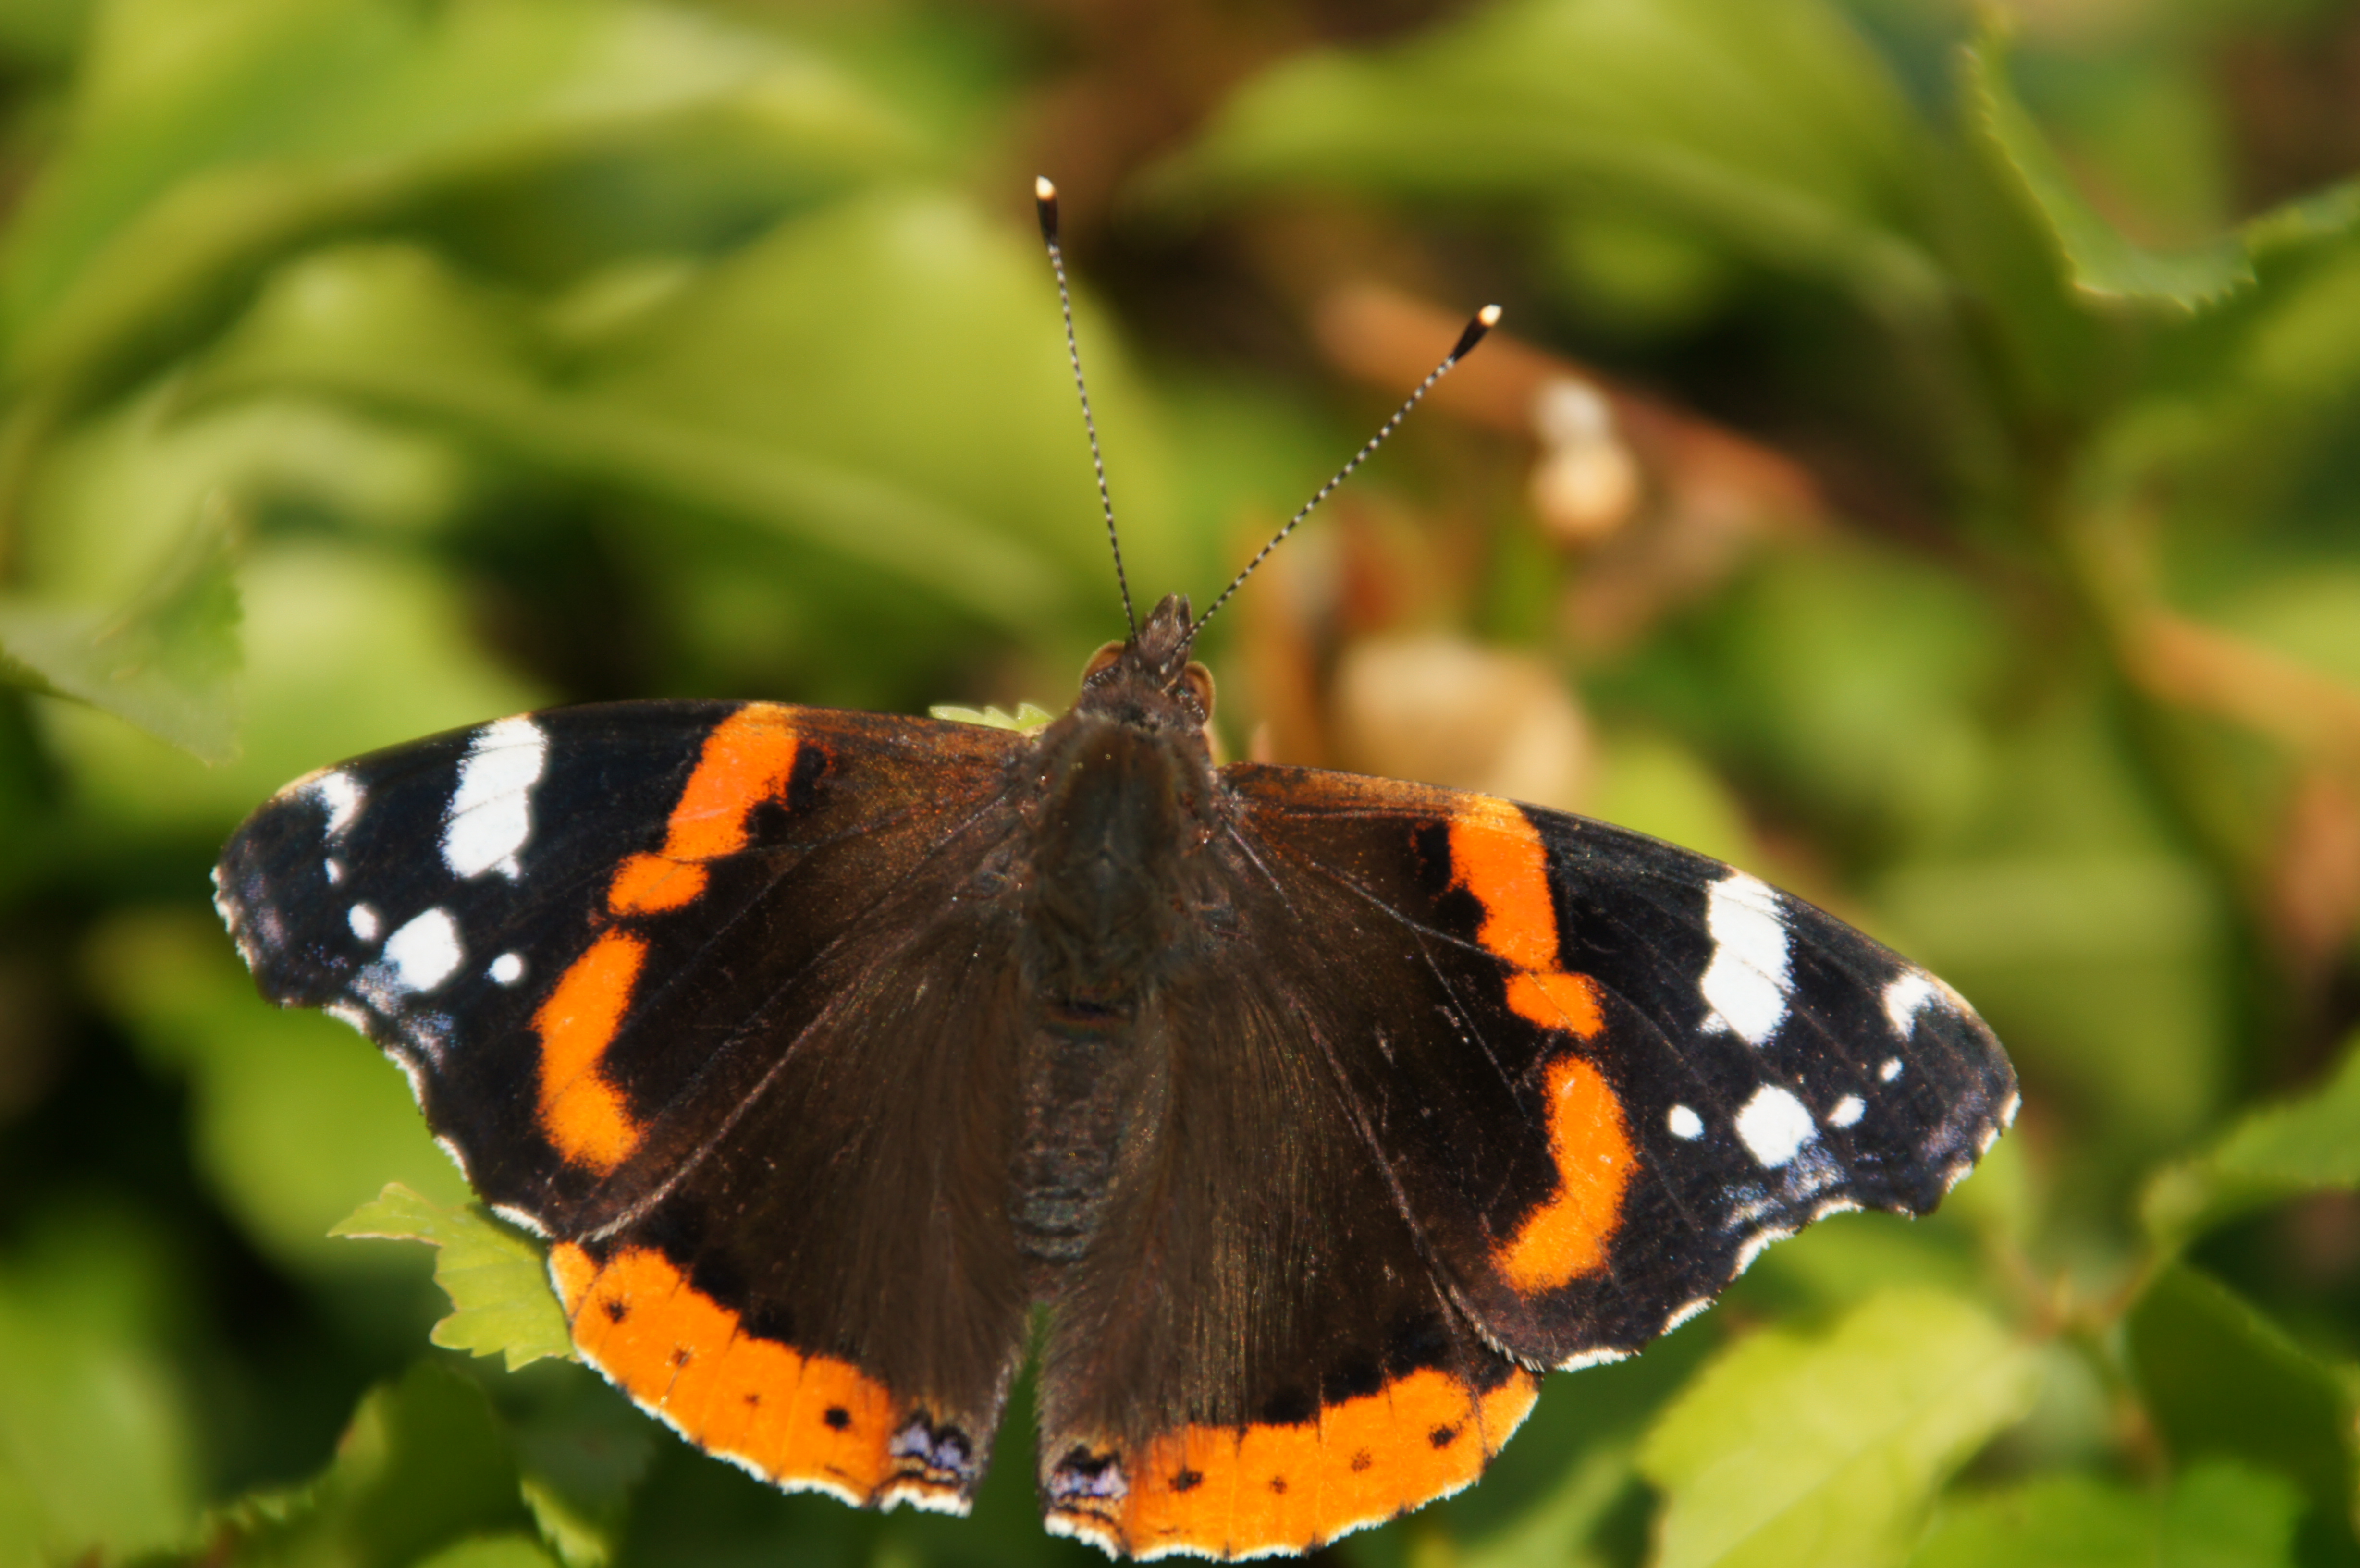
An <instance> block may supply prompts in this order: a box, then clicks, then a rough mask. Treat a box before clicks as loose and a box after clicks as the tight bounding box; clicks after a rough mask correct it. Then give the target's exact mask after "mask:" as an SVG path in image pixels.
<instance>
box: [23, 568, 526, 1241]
mask: <svg viewBox="0 0 2360 1568" xmlns="http://www.w3.org/2000/svg"><path fill="white" fill-rule="evenodd" d="M238 589H239V596H240V598H241V600H242V601H243V603H244V604H245V608H246V619H245V626H244V633H243V637H244V641H245V644H246V670H245V673H244V675H243V676H242V677H241V686H242V690H243V693H244V704H245V709H246V728H245V734H244V736H243V743H242V746H241V747H240V753H239V756H238V757H237V759H236V760H235V762H233V763H230V764H227V765H225V766H222V767H215V768H207V767H204V766H202V765H201V764H199V763H197V762H196V761H195V760H193V759H192V758H191V757H187V756H185V755H183V754H180V753H177V752H174V751H172V750H170V749H169V748H167V747H165V746H160V745H158V744H157V743H156V742H155V741H154V740H152V739H150V738H149V737H148V736H147V735H142V734H140V733H138V732H137V731H134V730H131V729H128V728H126V726H124V725H122V724H117V723H115V721H113V720H112V719H108V718H104V717H102V716H100V715H99V714H97V713H91V712H88V711H86V710H82V709H80V708H76V707H69V706H63V705H60V706H59V707H58V708H57V709H56V711H55V712H54V713H51V714H49V715H48V720H47V723H46V724H45V725H44V728H45V729H46V731H47V733H48V735H49V743H50V745H51V746H52V747H53V754H54V755H55V756H56V757H57V758H58V760H59V762H60V765H61V767H62V769H63V771H64V772H65V774H66V776H67V777H68V778H70V779H71V780H72V782H73V787H74V792H75V796H76V798H77V800H78V801H79V802H80V803H81V805H82V808H83V809H84V810H85V811H87V812H89V813H90V814H91V815H92V816H93V818H95V819H97V820H100V821H104V822H106V823H107V824H108V831H109V832H112V833H118V834H120V833H128V832H137V831H143V830H144V831H154V832H178V833H187V834H190V835H191V836H202V837H209V838H214V839H218V838H220V837H221V836H222V835H224V834H226V833H228V832H229V830H230V829H231V828H232V827H234V826H235V825H236V823H237V822H238V820H239V819H240V818H241V817H243V816H245V815H246V812H248V811H252V810H253V809H254V808H255V805H256V804H257V802H258V801H260V800H264V799H265V798H266V797H268V795H269V794H270V792H271V791H272V790H274V789H278V788H279V786H280V785H281V784H284V783H286V782H287V781H288V780H289V779H293V778H296V777H297V776H299V775H300V774H303V773H306V772H309V771H310V770H311V769H312V768H317V767H320V766H321V765H322V764H323V763H328V762H333V761H335V760H337V759H338V758H340V757H351V756H355V755H356V754H358V753H360V752H364V751H367V750H370V749H372V748H374V747H377V746H389V745H392V744H394V743H395V742H398V741H405V740H412V739H415V738H417V737H418V736H419V735H428V734H432V733H433V732H434V731H436V730H441V729H447V728H450V727H452V726H453V725H457V724H472V723H481V722H482V721H484V720H486V719H488V718H494V717H497V715H499V714H501V713H517V712H519V711H521V710H523V709H526V708H530V707H534V706H537V705H540V704H541V703H542V702H546V701H547V695H546V693H545V692H544V691H541V689H539V688H537V687H534V686H531V685H529V684H527V683H526V682H524V681H521V680H519V679H518V678H517V677H516V676H514V675H511V674H509V673H508V672H507V671H506V670H502V669H501V668H500V667H499V666H498V665H497V664H496V663H495V662H494V661H493V660H492V659H491V658H490V656H489V655H488V654H487V653H486V651H485V649H484V648H482V646H481V644H480V642H479V641H478V640H477V637H476V636H475V628H474V627H472V626H470V624H469V621H468V616H467V602H466V595H465V593H464V590H463V586H462V584H461V583H460V582H459V581H458V580H457V579H456V577H455V575H454V574H453V573H451V572H447V571H443V570H440V569H438V567H437V566H436V564H435V563H434V562H433V561H431V560H429V559H425V558H423V557H422V554H421V552H420V551H417V550H405V549H403V548H400V547H399V546H398V545H396V544H393V543H390V542H388V543H385V544H373V543H369V542H364V541H360V540H353V539H323V538H320V537H318V536H317V535H294V536H291V537H279V538H273V539H261V540H257V542H256V544H255V545H254V546H253V547H252V548H251V549H250V550H248V552H247V555H246V561H245V563H244V565H243V566H242V567H241V568H240V569H239V572H238ZM329 1032H330V1033H331V1035H333V1030H331V1031H329ZM346 1038H349V1037H346ZM395 1173H396V1172H390V1171H380V1172H379V1180H382V1179H383V1178H384V1177H385V1176H386V1175H388V1174H395ZM376 1190H377V1184H376V1183H374V1182H372V1183H371V1184H370V1185H368V1186H367V1187H366V1188H364V1189H361V1190H360V1191H357V1192H351V1193H348V1194H346V1195H345V1196H344V1199H343V1200H342V1201H341V1202H340V1203H337V1204H335V1205H334V1207H333V1209H332V1210H331V1212H329V1213H327V1214H322V1215H320V1216H318V1217H317V1219H316V1222H312V1223H310V1225H309V1230H308V1235H309V1236H311V1238H312V1239H314V1240H316V1239H317V1238H318V1236H319V1234H320V1230H321V1227H322V1226H324V1225H327V1224H328V1223H329V1222H330V1221H332V1220H333V1219H334V1218H336V1216H337V1215H339V1214H344V1213H345V1212H347V1211H348V1210H350V1209H351V1208H352V1206H353V1204H355V1203H358V1202H359V1201H360V1200H361V1199H363V1198H365V1197H366V1196H367V1195H368V1194H369V1193H370V1192H375V1191H376Z"/></svg>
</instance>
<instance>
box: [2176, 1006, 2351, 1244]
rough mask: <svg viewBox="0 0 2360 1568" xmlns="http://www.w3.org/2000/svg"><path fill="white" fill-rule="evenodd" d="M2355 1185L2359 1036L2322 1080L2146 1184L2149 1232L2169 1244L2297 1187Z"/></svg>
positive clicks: (2298, 1189)
mask: <svg viewBox="0 0 2360 1568" xmlns="http://www.w3.org/2000/svg"><path fill="white" fill-rule="evenodd" d="M2355 1188H2360V1037H2355V1040H2352V1041H2351V1042H2350V1043H2349V1044H2347V1046H2346V1048H2345V1051H2344V1061H2343V1063H2342V1065H2341V1066H2340V1067H2338V1068H2337V1070H2336V1072H2335V1073H2334V1075H2333V1077H2331V1078H2330V1079H2329V1080H2328V1081H2327V1083H2324V1084H2322V1085H2321V1086H2320V1087H2319V1088H2318V1089H2316V1090H2314V1091H2312V1092H2311V1094H2306V1095H2304V1096H2302V1097H2301V1098H2300V1099H2297V1100H2292V1101H2289V1102H2287V1103H2285V1104H2283V1105H2270V1106H2266V1107H2265V1108H2263V1109H2261V1110H2258V1111H2254V1112H2251V1113H2249V1114H2247V1115H2246V1116H2245V1119H2244V1120H2242V1121H2240V1122H2239V1123H2238V1124H2237V1125H2236V1126H2235V1127H2232V1128H2231V1129H2230V1131H2229V1133H2228V1135H2227V1136H2226V1137H2224V1138H2222V1139H2221V1141H2220V1142H2219V1143H2217V1144H2215V1145H2214V1146H2213V1147H2212V1149H2211V1150H2210V1151H2209V1152H2207V1153H2205V1154H2202V1155H2201V1156H2199V1157H2197V1158H2196V1159H2194V1160H2185V1161H2182V1162H2180V1164H2177V1165H2173V1166H2170V1167H2168V1168H2166V1169H2165V1170H2164V1171H2161V1172H2160V1173H2159V1174H2158V1176H2157V1177H2156V1179H2155V1181H2153V1182H2152V1183H2151V1184H2150V1185H2149V1187H2148V1189H2147V1201H2146V1204H2145V1208H2144V1214H2145V1218H2146V1220H2147V1230H2148V1232H2149V1233H2150V1234H2151V1235H2153V1236H2156V1237H2157V1239H2158V1240H2160V1241H2163V1242H2164V1243H2166V1244H2167V1245H2174V1244H2177V1243H2180V1242H2182V1241H2185V1240H2187V1239H2188V1238H2190V1237H2191V1236H2195V1235H2196V1234H2198V1233H2199V1232H2200V1231H2202V1230H2204V1229H2206V1228H2208V1227H2210V1226H2212V1225H2217V1224H2219V1223H2220V1222H2222V1221H2223V1220H2225V1219H2229V1218H2232V1217H2234V1215H2237V1214H2244V1213H2247V1212H2250V1211H2251V1210H2253V1209H2256V1208H2259V1207H2261V1206H2263V1205H2265V1204H2268V1203H2277V1202H2279V1201H2281V1200H2283V1199H2286V1198H2289V1197H2293V1196H2295V1195H2296V1194H2298V1193H2301V1192H2320V1191H2331V1190H2342V1191H2345V1192H2349V1191H2351V1190H2353V1189H2355Z"/></svg>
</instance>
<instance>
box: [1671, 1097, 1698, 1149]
mask: <svg viewBox="0 0 2360 1568" xmlns="http://www.w3.org/2000/svg"><path fill="white" fill-rule="evenodd" d="M1664 1120H1665V1123H1666V1125H1667V1126H1669V1127H1671V1129H1672V1136H1673V1137H1674V1138H1688V1139H1690V1140H1691V1141H1693V1140H1694V1139H1696V1138H1702V1137H1703V1136H1704V1118H1703V1117H1702V1116H1698V1115H1697V1114H1696V1112H1694V1111H1692V1110H1690V1109H1689V1108H1688V1106H1686V1105H1674V1106H1673V1107H1672V1113H1671V1115H1669V1116H1666V1117H1665V1118H1664Z"/></svg>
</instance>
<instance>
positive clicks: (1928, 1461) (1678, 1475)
mask: <svg viewBox="0 0 2360 1568" xmlns="http://www.w3.org/2000/svg"><path fill="white" fill-rule="evenodd" d="M2036 1392H2037V1380H2036V1363H2035V1359H2034V1357H2033V1355H2032V1353H2031V1351H2030V1350H2029V1349H2028V1348H2027V1346H2026V1345H2023V1344H2022V1343H2020V1342H2019V1341H2018V1340H2016V1338H2015V1337H2014V1336H2013V1335H2011V1334H2008V1333H2007V1331H2006V1330H2005V1329H2003V1328H2002V1327H2001V1326H2000V1325H1999V1324H1997V1323H1994V1322H1993V1321H1992V1320H1991V1318H1989V1317H1988V1316H1986V1315H1985V1314H1984V1313H1983V1312H1982V1311H1980V1310H1979V1309H1977V1308H1975V1307H1973V1306H1971V1305H1969V1304H1968V1303H1967V1302H1965V1301H1961V1300H1960V1299H1958V1298H1957V1297H1954V1296H1950V1295H1943V1294H1938V1293H1936V1292H1932V1291H1926V1290H1896V1291H1890V1292H1887V1293H1885V1294H1883V1295H1880V1296H1877V1297H1874V1298H1872V1299H1871V1300H1869V1301H1866V1302H1863V1304H1862V1305H1860V1306H1859V1307H1857V1308H1855V1309H1854V1310H1853V1311H1852V1312H1850V1313H1848V1314H1847V1315H1846V1316H1845V1317H1844V1318H1843V1319H1842V1320H1841V1321H1840V1322H1839V1323H1836V1325H1835V1326H1834V1327H1833V1328H1831V1329H1830V1330H1829V1331H1827V1332H1826V1333H1824V1334H1816V1335H1806V1334H1797V1333H1793V1332H1789V1331H1786V1330H1770V1331H1765V1332H1763V1333H1760V1334H1754V1335H1753V1336H1752V1337H1751V1338H1748V1339H1746V1340H1744V1341H1743V1342H1741V1343H1740V1344H1738V1345H1736V1346H1735V1347H1733V1348H1732V1349H1731V1350H1730V1351H1728V1352H1727V1353H1725V1354H1724V1355H1723V1356H1721V1358H1720V1359H1719V1360H1717V1361H1715V1362H1713V1363H1712V1364H1711V1365H1710V1366H1709V1367H1706V1369H1705V1370H1704V1372H1703V1373H1702V1374H1700V1375H1699V1377H1697V1378H1696V1379H1695V1381H1694V1382H1692V1383H1691V1384H1690V1385H1689V1387H1688V1390H1687V1391H1686V1392H1685V1393H1683V1394H1682V1395H1681V1397H1680V1399H1679V1400H1678V1402H1677V1403H1676V1404H1675V1405H1673V1406H1672V1408H1671V1409H1670V1410H1667V1411H1666V1412H1665V1414H1664V1416H1663V1418H1662V1419H1661V1420H1660V1421H1658V1422H1657V1423H1656V1425H1655V1430H1654V1431H1653V1432H1650V1433H1649V1434H1648V1436H1647V1439H1646V1441H1645V1443H1644V1444H1643V1445H1642V1447H1641V1449H1640V1453H1639V1465H1640V1469H1641V1471H1642V1473H1643V1474H1644V1475H1646V1476H1647V1477H1648V1478H1649V1479H1650V1480H1652V1481H1654V1482H1655V1485H1656V1486H1659V1487H1661V1488H1662V1489H1663V1491H1664V1493H1665V1503H1664V1512H1663V1517H1662V1520H1661V1527H1660V1531H1659V1537H1658V1548H1657V1553H1656V1558H1655V1562H1656V1563H1657V1564H1658V1565H1659V1568H1699V1565H1702V1564H1708V1563H1728V1564H1732V1565H1734V1564H1747V1563H1763V1564H1769V1563H1797V1562H1810V1563H1815V1564H1818V1565H1819V1568H1849V1565H1852V1564H1868V1563H1891V1562H1896V1561H1897V1560H1898V1559H1899V1558H1900V1556H1901V1554H1902V1552H1903V1551H1904V1549H1905V1548H1906V1546H1907V1542H1908V1541H1909V1540H1910V1538H1911V1536H1912V1535H1913V1534H1914V1533H1915V1532H1916V1530H1917V1526H1918V1521H1919V1519H1921V1517H1922V1516H1923V1514H1924V1511H1925V1508H1926V1507H1927V1504H1928V1499H1929V1498H1930V1497H1932V1495H1933V1492H1934V1489H1935V1487H1936V1486H1938V1485H1939V1483H1940V1482H1941V1481H1942V1480H1943V1478H1944V1477H1946V1476H1947V1475H1949V1474H1950V1472H1951V1471H1952V1470H1953V1469H1955V1468H1956V1467H1957V1466H1958V1465H1961V1463H1963V1462H1964V1461H1965V1460H1966V1459H1967V1458H1969V1457H1970V1456H1971V1455H1972V1454H1973V1453H1974V1452H1975V1451H1976V1450H1977V1449H1978V1448H1980V1447H1982V1446H1983V1443H1985V1442H1986V1441H1987V1440H1989V1439H1990V1437H1991V1436H1992V1435H1993V1434H1994V1432H1998V1431H2000V1430H2001V1429H2002V1428H2004V1427H2005V1426H2007V1425H2008V1424H2009V1423H2010V1422H2012V1421H2016V1419H2018V1418H2019V1417H2021V1416H2022V1415H2023V1414H2024V1412H2025V1411H2026V1410H2028V1409H2029V1408H2030V1407H2031V1404H2032V1400H2033V1398H2034V1396H2035V1394H2036Z"/></svg>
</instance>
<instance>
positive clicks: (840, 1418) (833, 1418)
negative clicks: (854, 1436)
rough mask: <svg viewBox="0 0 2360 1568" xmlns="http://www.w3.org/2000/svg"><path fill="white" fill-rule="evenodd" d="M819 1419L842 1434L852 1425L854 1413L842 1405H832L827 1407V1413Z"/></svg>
mask: <svg viewBox="0 0 2360 1568" xmlns="http://www.w3.org/2000/svg"><path fill="white" fill-rule="evenodd" d="M819 1419H820V1420H822V1421H825V1422H827V1424H828V1425H829V1426H831V1427H833V1428H834V1429H836V1431H837V1432H842V1431H843V1430H844V1429H845V1428H846V1427H848V1426H850V1425H851V1424H852V1412H851V1411H850V1410H846V1409H845V1408H844V1407H843V1406H842V1405H830V1406H828V1407H827V1413H826V1414H825V1415H824V1416H822V1417H820V1418H819Z"/></svg>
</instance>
